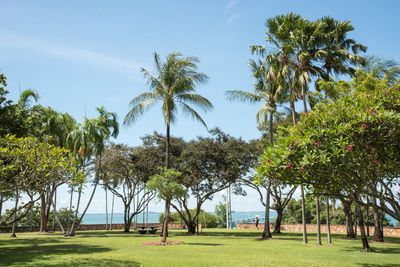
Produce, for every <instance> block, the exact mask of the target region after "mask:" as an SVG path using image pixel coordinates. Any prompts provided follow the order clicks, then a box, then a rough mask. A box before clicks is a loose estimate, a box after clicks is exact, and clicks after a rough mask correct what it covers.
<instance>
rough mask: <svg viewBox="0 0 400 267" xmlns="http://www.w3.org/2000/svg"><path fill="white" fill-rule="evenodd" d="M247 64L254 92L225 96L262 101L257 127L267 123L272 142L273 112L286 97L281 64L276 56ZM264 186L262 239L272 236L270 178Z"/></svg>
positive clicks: (260, 127)
mask: <svg viewBox="0 0 400 267" xmlns="http://www.w3.org/2000/svg"><path fill="white" fill-rule="evenodd" d="M249 65H250V68H251V71H252V72H253V76H254V78H255V79H256V82H255V84H254V92H253V93H252V92H247V91H228V92H227V93H226V94H227V98H228V100H231V101H234V100H239V101H242V102H250V103H258V102H262V103H263V105H262V106H261V108H260V110H259V111H258V112H257V116H256V118H257V123H258V127H259V129H263V128H266V125H267V123H268V124H269V127H268V131H269V139H270V140H269V141H270V143H271V144H272V143H273V142H274V137H273V132H274V129H273V121H274V113H275V112H276V110H277V105H278V103H280V102H282V101H283V100H284V99H286V96H285V95H284V92H285V91H284V89H283V88H284V87H283V86H282V83H284V79H283V76H282V75H281V73H280V69H281V64H280V61H278V60H276V57H272V56H271V57H270V56H268V57H267V58H266V60H265V61H261V60H259V61H258V63H257V62H255V61H254V60H250V63H249ZM268 117H269V118H268ZM266 187H267V193H266V201H265V227H264V231H263V234H262V238H263V239H266V238H270V237H271V236H272V235H271V231H270V227H269V208H270V205H269V200H270V194H271V180H270V179H268V183H267V186H266Z"/></svg>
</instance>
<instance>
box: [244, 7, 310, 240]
mask: <svg viewBox="0 0 400 267" xmlns="http://www.w3.org/2000/svg"><path fill="white" fill-rule="evenodd" d="M308 23H309V22H308V20H307V19H305V18H302V17H301V16H300V15H298V14H295V13H288V14H286V15H278V16H275V17H273V18H269V19H268V20H267V22H266V24H265V26H266V28H267V32H266V39H267V43H269V44H272V45H273V49H274V50H276V52H273V53H270V54H269V56H270V57H275V58H276V59H277V60H280V62H281V74H282V77H284V78H285V79H286V86H287V88H286V91H287V92H286V95H287V101H289V104H290V110H291V113H292V120H293V125H296V110H295V105H294V103H295V101H297V100H298V99H299V98H301V97H302V94H303V95H304V92H303V91H304V88H305V86H306V85H307V83H306V82H307V81H308V80H309V76H308V75H307V72H304V70H307V68H305V67H303V66H302V65H300V60H299V59H303V62H304V59H309V57H305V55H308V54H304V53H303V56H298V54H299V49H298V46H297V44H298V43H299V41H300V40H301V39H300V38H298V39H297V40H296V39H295V36H294V33H295V32H299V27H300V28H301V25H303V28H304V25H308ZM303 40H304V42H305V43H307V38H304V36H303ZM251 51H252V53H255V54H258V55H260V56H265V55H266V53H267V50H266V47H265V46H252V47H251ZM301 74H302V75H301ZM299 81H300V82H299ZM301 81H302V83H301ZM303 99H305V98H304V97H303ZM303 103H304V106H305V107H306V104H305V103H306V102H303ZM300 192H301V200H302V201H301V207H302V209H301V210H302V223H303V243H305V244H306V243H307V242H308V241H307V228H306V220H305V198H304V189H303V186H302V185H300Z"/></svg>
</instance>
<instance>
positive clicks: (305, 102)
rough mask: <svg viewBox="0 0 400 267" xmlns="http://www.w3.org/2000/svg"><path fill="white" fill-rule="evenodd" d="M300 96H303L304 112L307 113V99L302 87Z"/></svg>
mask: <svg viewBox="0 0 400 267" xmlns="http://www.w3.org/2000/svg"><path fill="white" fill-rule="evenodd" d="M301 94H302V95H303V106H304V112H307V98H306V90H305V89H304V85H302V86H301Z"/></svg>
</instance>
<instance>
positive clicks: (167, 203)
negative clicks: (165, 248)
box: [161, 199, 170, 243]
mask: <svg viewBox="0 0 400 267" xmlns="http://www.w3.org/2000/svg"><path fill="white" fill-rule="evenodd" d="M169 206H170V200H169V199H168V200H166V201H165V212H164V223H163V232H162V240H161V242H163V243H165V242H167V236H168V219H169Z"/></svg>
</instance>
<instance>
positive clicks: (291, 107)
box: [289, 100, 296, 125]
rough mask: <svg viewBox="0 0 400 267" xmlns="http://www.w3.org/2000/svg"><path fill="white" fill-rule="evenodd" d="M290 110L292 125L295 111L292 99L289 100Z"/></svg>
mask: <svg viewBox="0 0 400 267" xmlns="http://www.w3.org/2000/svg"><path fill="white" fill-rule="evenodd" d="M289 103H290V110H291V113H292V121H293V125H296V111H295V107H294V101H293V100H290V102H289Z"/></svg>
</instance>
